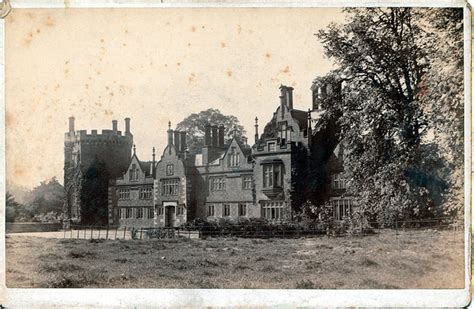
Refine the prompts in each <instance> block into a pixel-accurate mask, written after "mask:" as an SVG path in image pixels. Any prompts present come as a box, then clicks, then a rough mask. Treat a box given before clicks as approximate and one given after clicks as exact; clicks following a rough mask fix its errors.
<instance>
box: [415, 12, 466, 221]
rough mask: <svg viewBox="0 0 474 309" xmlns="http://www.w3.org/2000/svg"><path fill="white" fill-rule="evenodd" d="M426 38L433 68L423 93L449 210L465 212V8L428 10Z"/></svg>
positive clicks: (430, 69) (421, 100)
mask: <svg viewBox="0 0 474 309" xmlns="http://www.w3.org/2000/svg"><path fill="white" fill-rule="evenodd" d="M426 21H427V22H426V24H427V25H428V26H426V31H425V39H426V40H427V41H429V42H430V44H428V46H427V47H428V50H429V51H430V53H429V55H428V59H429V64H430V67H429V70H428V72H427V74H425V75H424V77H423V80H422V88H423V89H422V90H423V91H422V92H421V93H420V95H419V101H420V102H421V104H422V106H423V108H424V109H425V111H426V114H427V115H429V121H430V124H431V128H430V129H431V131H432V132H433V135H434V139H435V140H436V141H437V144H438V145H439V147H440V150H441V155H442V157H443V158H444V160H445V162H446V163H447V164H446V171H445V174H446V179H447V182H448V183H449V188H450V190H449V192H448V194H447V195H446V210H447V212H448V213H450V214H457V215H459V216H461V215H462V214H463V205H464V203H463V163H464V134H463V133H464V130H463V128H464V117H463V116H464V115H463V112H464V75H463V73H464V70H463V65H464V61H463V56H464V55H463V44H464V40H463V35H464V33H463V26H464V24H463V10H462V8H447V9H442V10H440V9H430V10H429V11H428V12H427V14H426Z"/></svg>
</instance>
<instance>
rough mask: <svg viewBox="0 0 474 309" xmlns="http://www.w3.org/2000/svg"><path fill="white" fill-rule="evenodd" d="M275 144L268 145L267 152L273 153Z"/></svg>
mask: <svg viewBox="0 0 474 309" xmlns="http://www.w3.org/2000/svg"><path fill="white" fill-rule="evenodd" d="M275 149H276V148H275V142H270V143H268V152H272V151H275Z"/></svg>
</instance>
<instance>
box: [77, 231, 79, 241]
mask: <svg viewBox="0 0 474 309" xmlns="http://www.w3.org/2000/svg"><path fill="white" fill-rule="evenodd" d="M77 239H79V229H77Z"/></svg>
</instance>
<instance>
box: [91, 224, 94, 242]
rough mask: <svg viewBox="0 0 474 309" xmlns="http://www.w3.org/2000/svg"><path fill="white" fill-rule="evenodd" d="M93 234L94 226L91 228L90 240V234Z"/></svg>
mask: <svg viewBox="0 0 474 309" xmlns="http://www.w3.org/2000/svg"><path fill="white" fill-rule="evenodd" d="M93 233H94V226H91V239H92V238H93V237H92V234H93Z"/></svg>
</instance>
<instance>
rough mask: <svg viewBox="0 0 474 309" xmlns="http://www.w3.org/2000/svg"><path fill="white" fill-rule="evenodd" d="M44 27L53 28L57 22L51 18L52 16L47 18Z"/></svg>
mask: <svg viewBox="0 0 474 309" xmlns="http://www.w3.org/2000/svg"><path fill="white" fill-rule="evenodd" d="M44 25H45V26H48V27H53V26H54V25H55V22H54V20H53V19H52V18H51V16H48V17H46V20H45V22H44Z"/></svg>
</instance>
